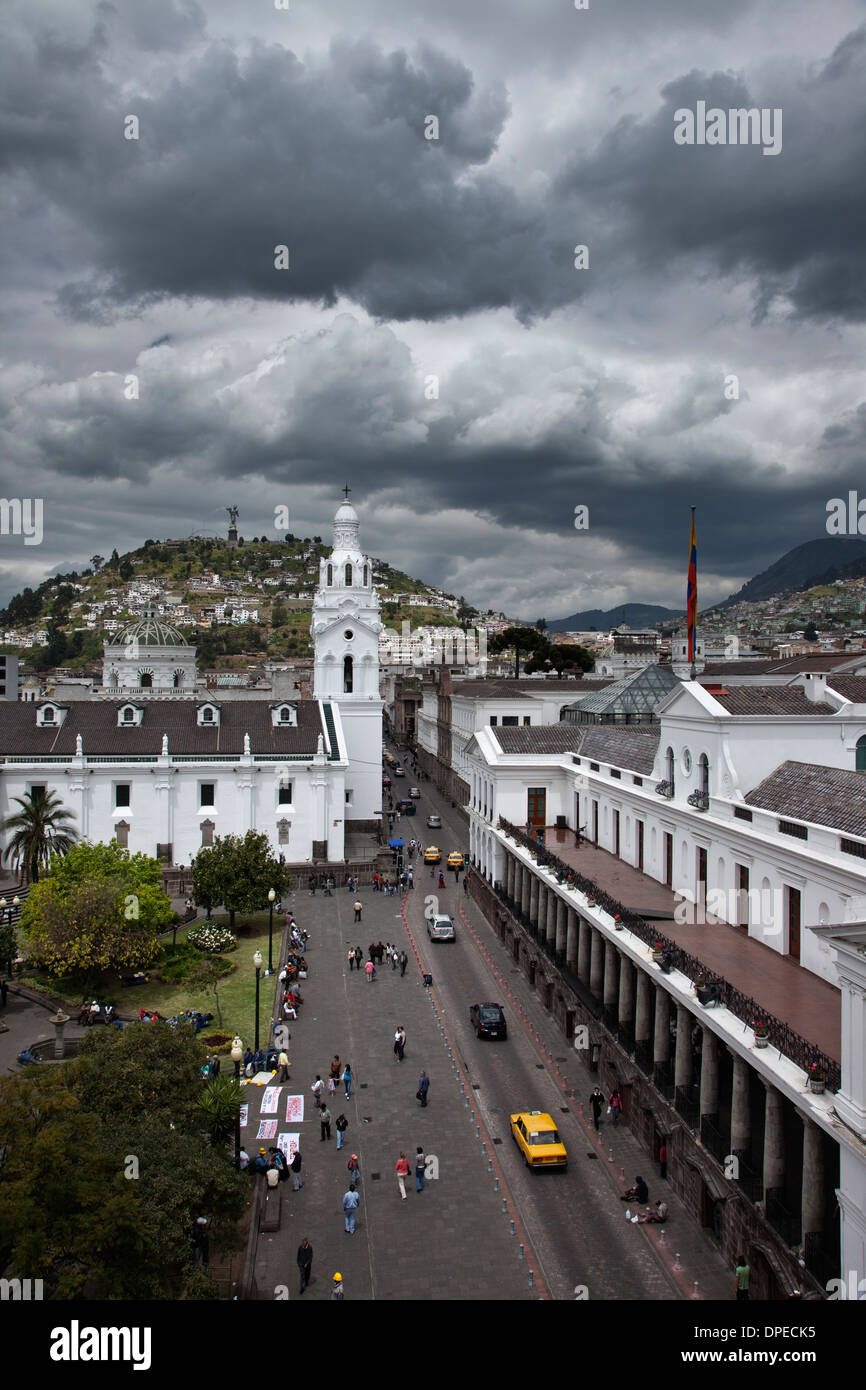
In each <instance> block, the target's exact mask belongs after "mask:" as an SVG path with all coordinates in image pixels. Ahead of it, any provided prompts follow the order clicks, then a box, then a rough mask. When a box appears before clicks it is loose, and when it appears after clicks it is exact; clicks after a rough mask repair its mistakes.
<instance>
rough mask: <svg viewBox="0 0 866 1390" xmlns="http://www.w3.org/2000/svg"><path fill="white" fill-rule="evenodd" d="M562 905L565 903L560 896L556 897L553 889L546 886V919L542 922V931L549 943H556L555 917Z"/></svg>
mask: <svg viewBox="0 0 866 1390" xmlns="http://www.w3.org/2000/svg"><path fill="white" fill-rule="evenodd" d="M564 907H565V904H564V903H563V901H562V898H558V897H557V895H556V894H555V893H554V891H553V889H552V888H548V890H547V920H546V921H545V924H544V933H545V936H546V937H547V940H548V941H549V942H550V943H551V945H555V944H556V943H557V938H558V932H557V929H556V919H557V917H558V916H559V912H560V909H561V908H564Z"/></svg>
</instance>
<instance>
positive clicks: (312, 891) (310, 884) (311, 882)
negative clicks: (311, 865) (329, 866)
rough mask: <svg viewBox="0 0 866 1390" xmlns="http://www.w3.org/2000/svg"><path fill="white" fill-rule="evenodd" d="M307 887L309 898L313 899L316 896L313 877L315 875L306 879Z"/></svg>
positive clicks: (314, 878) (314, 877)
mask: <svg viewBox="0 0 866 1390" xmlns="http://www.w3.org/2000/svg"><path fill="white" fill-rule="evenodd" d="M307 887H308V888H309V890H310V897H311V898H314V897H315V896H316V876H315V874H310V877H309V878H308V879H307Z"/></svg>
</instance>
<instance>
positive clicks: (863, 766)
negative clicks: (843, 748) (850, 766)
mask: <svg viewBox="0 0 866 1390" xmlns="http://www.w3.org/2000/svg"><path fill="white" fill-rule="evenodd" d="M854 766H855V768H856V771H857V772H866V734H864V735H863V737H862V738H858V740H857V761H856V763H855V765H854Z"/></svg>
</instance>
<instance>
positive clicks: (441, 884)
mask: <svg viewBox="0 0 866 1390" xmlns="http://www.w3.org/2000/svg"><path fill="white" fill-rule="evenodd" d="M439 887H440V888H444V887H445V875H444V874H443V872H442V870H441V869H440V870H439Z"/></svg>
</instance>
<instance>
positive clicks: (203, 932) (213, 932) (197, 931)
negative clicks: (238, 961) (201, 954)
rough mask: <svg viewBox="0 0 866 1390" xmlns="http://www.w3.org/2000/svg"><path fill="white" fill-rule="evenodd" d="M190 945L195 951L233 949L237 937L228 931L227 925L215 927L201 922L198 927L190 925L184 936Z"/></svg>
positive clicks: (236, 942) (235, 945)
mask: <svg viewBox="0 0 866 1390" xmlns="http://www.w3.org/2000/svg"><path fill="white" fill-rule="evenodd" d="M186 939H187V941H188V943H189V945H190V946H194V947H195V949H196V950H197V951H234V950H235V949H236V947H237V944H238V941H237V937H236V936H235V935H234V933H233V932H230V931H229V929H228V927H215V926H213V925H211V926H207V924H202V926H200V927H191V928H190V930H189V931H188V932H187V937H186Z"/></svg>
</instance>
